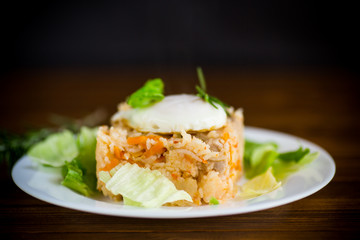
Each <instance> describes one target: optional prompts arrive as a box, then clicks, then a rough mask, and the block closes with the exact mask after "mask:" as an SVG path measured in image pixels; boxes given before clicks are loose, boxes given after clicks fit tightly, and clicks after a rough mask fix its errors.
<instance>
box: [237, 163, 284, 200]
mask: <svg viewBox="0 0 360 240" xmlns="http://www.w3.org/2000/svg"><path fill="white" fill-rule="evenodd" d="M280 186H281V182H278V181H276V178H275V177H274V175H273V173H272V168H271V167H270V168H268V169H267V171H266V172H265V173H262V174H260V175H258V176H256V177H254V178H253V179H251V180H249V181H248V182H246V183H245V184H244V185H242V186H241V187H240V188H241V193H240V197H242V198H253V197H257V196H260V195H263V194H266V193H269V192H271V191H273V190H275V189H277V188H278V187H280Z"/></svg>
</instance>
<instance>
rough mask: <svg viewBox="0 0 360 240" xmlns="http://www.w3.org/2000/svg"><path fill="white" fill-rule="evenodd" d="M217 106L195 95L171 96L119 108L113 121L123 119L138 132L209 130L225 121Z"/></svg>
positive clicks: (223, 123) (222, 124) (223, 114)
mask: <svg viewBox="0 0 360 240" xmlns="http://www.w3.org/2000/svg"><path fill="white" fill-rule="evenodd" d="M216 106H217V109H216V108H214V107H213V106H212V105H210V104H209V103H208V102H205V101H204V100H203V99H201V98H200V97H198V96H195V95H189V94H179V95H170V96H166V97H165V98H164V99H163V100H162V101H160V102H158V103H156V104H154V105H152V106H150V107H146V108H130V109H128V110H123V111H120V112H118V113H116V114H115V115H114V116H113V117H112V120H113V121H116V120H124V122H126V123H127V124H128V125H129V126H130V127H132V128H134V129H136V130H137V131H140V132H155V133H178V132H181V131H183V130H184V131H209V130H213V129H218V128H221V127H223V126H224V125H225V124H226V113H225V111H224V109H222V107H221V106H220V105H218V104H216Z"/></svg>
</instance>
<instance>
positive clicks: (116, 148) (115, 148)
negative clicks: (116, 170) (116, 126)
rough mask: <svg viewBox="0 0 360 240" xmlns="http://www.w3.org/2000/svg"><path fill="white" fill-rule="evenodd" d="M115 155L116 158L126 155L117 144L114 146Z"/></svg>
mask: <svg viewBox="0 0 360 240" xmlns="http://www.w3.org/2000/svg"><path fill="white" fill-rule="evenodd" d="M114 155H115V157H116V158H118V159H122V158H123V157H124V152H123V151H120V149H119V148H118V147H117V146H115V147H114Z"/></svg>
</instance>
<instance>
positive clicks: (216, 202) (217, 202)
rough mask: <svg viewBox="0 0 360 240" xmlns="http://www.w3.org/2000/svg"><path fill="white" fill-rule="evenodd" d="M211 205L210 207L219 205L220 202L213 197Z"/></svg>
mask: <svg viewBox="0 0 360 240" xmlns="http://www.w3.org/2000/svg"><path fill="white" fill-rule="evenodd" d="M209 203H210V205H219V200H217V199H216V198H215V197H211V198H210V201H209Z"/></svg>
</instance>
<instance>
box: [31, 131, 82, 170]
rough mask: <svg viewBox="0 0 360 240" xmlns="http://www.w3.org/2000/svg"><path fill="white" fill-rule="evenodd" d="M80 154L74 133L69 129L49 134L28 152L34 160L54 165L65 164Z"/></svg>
mask: <svg viewBox="0 0 360 240" xmlns="http://www.w3.org/2000/svg"><path fill="white" fill-rule="evenodd" d="M78 154H79V150H78V148H77V146H76V141H75V138H74V135H73V134H72V133H71V132H70V131H68V130H64V131H62V132H59V133H54V134H51V135H49V136H48V137H47V138H46V139H45V140H43V141H41V142H39V143H37V144H35V145H33V146H32V147H31V148H30V149H29V151H28V153H27V155H28V156H29V157H30V158H31V159H32V160H33V161H35V162H38V163H40V164H44V165H47V166H52V167H61V166H64V165H65V162H70V161H71V160H72V159H73V158H74V157H76V156H77V155H78Z"/></svg>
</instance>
